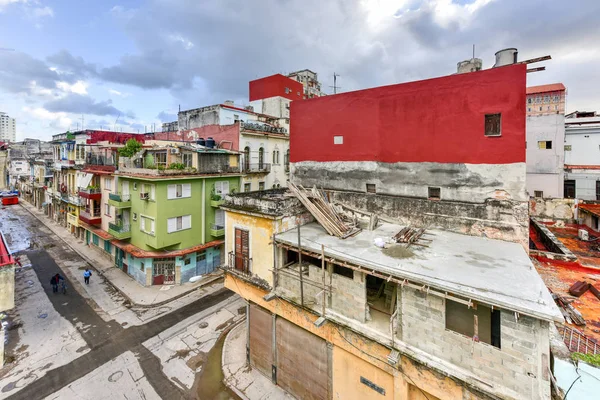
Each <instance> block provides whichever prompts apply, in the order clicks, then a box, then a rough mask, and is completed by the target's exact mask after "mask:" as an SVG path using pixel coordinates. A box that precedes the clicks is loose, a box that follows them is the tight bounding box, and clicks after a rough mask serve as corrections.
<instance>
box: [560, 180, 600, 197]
mask: <svg viewBox="0 0 600 400" xmlns="http://www.w3.org/2000/svg"><path fill="white" fill-rule="evenodd" d="M566 182H567V181H565V183H566ZM565 197H566V196H565ZM573 198H575V181H573ZM596 200H600V181H596Z"/></svg>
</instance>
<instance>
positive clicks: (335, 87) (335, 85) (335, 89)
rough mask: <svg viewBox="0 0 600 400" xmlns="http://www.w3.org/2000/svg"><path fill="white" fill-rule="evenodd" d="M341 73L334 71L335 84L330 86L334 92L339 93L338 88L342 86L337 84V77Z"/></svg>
mask: <svg viewBox="0 0 600 400" xmlns="http://www.w3.org/2000/svg"><path fill="white" fill-rule="evenodd" d="M338 76H339V75H338V74H336V73H335V72H334V73H333V86H329V87H330V88H333V94H337V90H338V89H341V87H340V86H337V77H338Z"/></svg>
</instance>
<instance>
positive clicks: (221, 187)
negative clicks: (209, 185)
mask: <svg viewBox="0 0 600 400" xmlns="http://www.w3.org/2000/svg"><path fill="white" fill-rule="evenodd" d="M215 194H216V195H219V196H221V198H223V196H225V195H226V194H229V181H218V182H215Z"/></svg>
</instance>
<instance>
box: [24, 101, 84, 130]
mask: <svg viewBox="0 0 600 400" xmlns="http://www.w3.org/2000/svg"><path fill="white" fill-rule="evenodd" d="M23 111H24V112H25V113H26V114H28V116H29V117H31V118H34V119H38V120H40V121H42V122H44V123H47V124H48V125H51V126H56V127H59V128H62V129H69V128H70V127H71V125H72V124H73V120H72V119H71V118H69V117H68V116H67V114H66V113H64V112H56V113H53V112H50V111H48V110H46V109H45V108H43V107H35V108H33V107H27V106H25V107H23Z"/></svg>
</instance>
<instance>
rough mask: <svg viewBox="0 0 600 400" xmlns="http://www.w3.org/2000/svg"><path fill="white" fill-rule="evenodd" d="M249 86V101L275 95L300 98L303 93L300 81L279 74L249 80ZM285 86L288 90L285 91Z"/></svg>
mask: <svg viewBox="0 0 600 400" xmlns="http://www.w3.org/2000/svg"><path fill="white" fill-rule="evenodd" d="M249 86H250V96H249V97H250V101H254V100H262V99H268V98H269V97H275V96H281V97H285V98H286V99H290V100H302V96H303V93H304V88H303V86H302V84H301V83H300V82H298V81H296V80H294V79H290V78H288V77H287V76H283V75H281V74H275V75H271V76H267V77H266V78H261V79H256V80H254V81H250V84H249ZM285 88H289V89H290V92H289V93H286V92H285Z"/></svg>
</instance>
